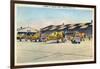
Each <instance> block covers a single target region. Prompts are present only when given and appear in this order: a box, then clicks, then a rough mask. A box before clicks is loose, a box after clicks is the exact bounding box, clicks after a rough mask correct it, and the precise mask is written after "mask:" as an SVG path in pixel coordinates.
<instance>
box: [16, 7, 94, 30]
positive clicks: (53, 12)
mask: <svg viewBox="0 0 100 69" xmlns="http://www.w3.org/2000/svg"><path fill="white" fill-rule="evenodd" d="M15 7H16V11H15V21H16V23H17V27H20V26H22V27H25V26H31V27H34V28H42V27H45V26H48V25H58V24H62V23H64V24H70V23H83V22H89V21H91V20H92V19H93V18H92V17H93V15H92V13H93V10H91V9H85V10H83V9H75V8H72V7H71V8H69V7H66V8H50V7H38V6H37V7H32V6H27V5H25V6H19V5H16V6H15Z"/></svg>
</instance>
